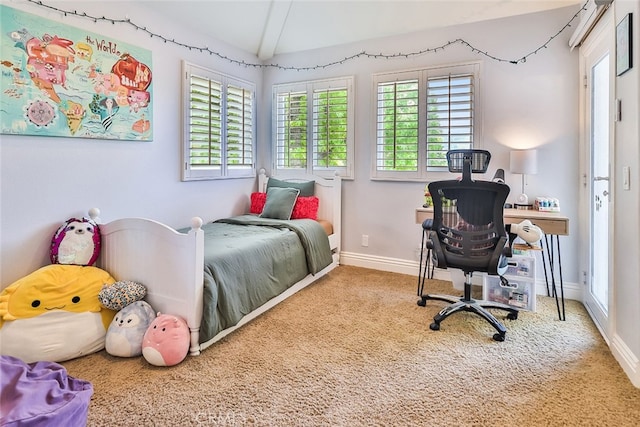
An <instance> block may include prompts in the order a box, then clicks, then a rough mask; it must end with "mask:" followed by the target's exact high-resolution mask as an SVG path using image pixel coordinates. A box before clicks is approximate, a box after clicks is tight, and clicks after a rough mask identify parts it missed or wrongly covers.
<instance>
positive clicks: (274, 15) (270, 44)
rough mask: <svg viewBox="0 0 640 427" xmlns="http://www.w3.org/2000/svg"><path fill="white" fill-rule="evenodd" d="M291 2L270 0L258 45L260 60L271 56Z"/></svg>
mask: <svg viewBox="0 0 640 427" xmlns="http://www.w3.org/2000/svg"><path fill="white" fill-rule="evenodd" d="M291 3H293V0H287V1H282V0H271V4H270V6H269V14H268V15H267V18H266V20H265V24H264V31H263V33H262V38H261V39H260V46H259V47H258V58H260V59H261V60H262V61H266V60H267V59H271V58H273V55H274V54H275V51H276V48H277V47H278V41H279V40H280V35H281V34H282V30H283V29H284V24H285V23H286V22H287V16H288V15H289V9H290V8H291Z"/></svg>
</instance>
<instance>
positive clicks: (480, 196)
mask: <svg viewBox="0 0 640 427" xmlns="http://www.w3.org/2000/svg"><path fill="white" fill-rule="evenodd" d="M429 192H430V193H431V197H432V198H433V226H432V230H433V232H434V233H436V235H437V238H436V239H434V242H433V243H434V246H435V247H434V250H435V255H434V256H435V257H436V258H437V264H439V265H438V267H440V268H446V267H451V268H459V269H460V270H462V271H464V272H476V271H477V272H487V273H490V274H497V266H498V262H499V259H500V255H501V254H502V249H503V248H504V246H505V245H506V244H507V241H508V235H507V232H506V231H505V227H504V220H503V218H502V212H503V206H504V203H505V201H506V200H507V196H508V195H509V187H508V186H506V185H504V184H499V183H495V182H486V181H476V182H474V181H467V180H464V179H463V180H461V181H458V180H450V181H438V182H432V183H431V184H429Z"/></svg>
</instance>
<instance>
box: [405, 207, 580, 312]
mask: <svg viewBox="0 0 640 427" xmlns="http://www.w3.org/2000/svg"><path fill="white" fill-rule="evenodd" d="M429 218H433V208H432V207H429V208H417V209H416V223H417V224H422V222H423V221H424V220H425V219H429ZM525 219H528V220H530V221H531V222H532V223H534V224H535V225H537V226H538V227H540V229H541V230H542V231H543V233H544V239H542V242H543V245H542V251H543V253H542V265H543V268H544V279H545V282H546V284H547V296H553V297H554V298H555V299H556V307H557V309H558V318H559V319H560V320H565V309H564V283H563V280H562V260H561V257H560V241H559V240H558V239H559V236H568V235H569V218H568V217H566V216H564V215H562V214H560V213H559V212H542V211H537V210H522V209H505V210H504V223H505V225H506V224H517V223H520V222H522V221H523V220H525ZM554 241H555V248H554ZM545 248H546V250H545ZM545 252H546V254H547V260H546V261H545ZM556 255H557V264H558V278H559V283H560V301H561V302H562V309H561V307H560V301H559V300H558V292H557V290H556V279H555V276H556V275H555V265H556ZM547 263H548V267H549V270H548V271H549V274H547ZM549 278H550V279H551V289H550V288H549Z"/></svg>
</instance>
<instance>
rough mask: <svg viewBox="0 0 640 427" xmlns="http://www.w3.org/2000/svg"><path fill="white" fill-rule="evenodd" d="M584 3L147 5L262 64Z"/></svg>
mask: <svg viewBox="0 0 640 427" xmlns="http://www.w3.org/2000/svg"><path fill="white" fill-rule="evenodd" d="M583 2H584V0H342V1H340V0H181V1H176V0H161V1H153V2H152V1H148V2H145V5H146V6H148V7H151V8H153V9H154V12H155V13H160V14H163V15H166V16H168V17H170V19H171V20H172V21H175V22H177V23H179V24H181V25H186V26H188V27H189V28H191V29H193V30H195V31H197V32H199V33H202V34H205V35H207V36H210V37H212V38H215V39H217V40H221V41H223V42H226V43H228V44H230V45H232V46H234V47H237V48H239V49H241V50H243V51H246V52H250V53H253V54H255V55H257V56H258V57H259V58H260V59H262V60H267V59H270V58H272V57H273V56H274V55H278V54H283V53H291V52H299V51H305V50H310V49H316V48H322V47H328V46H335V45H340V44H345V43H351V42H358V41H362V40H369V39H374V38H378V37H387V36H392V35H398V34H407V33H412V32H416V31H421V30H427V29H433V28H439V27H444V26H449V25H456V24H465V23H471V22H478V21H483V20H489V19H496V18H502V17H508V16H513V15H520V14H526V13H533V12H540V11H544V10H550V9H555V8H560V7H565V6H571V5H579V4H581V3H583Z"/></svg>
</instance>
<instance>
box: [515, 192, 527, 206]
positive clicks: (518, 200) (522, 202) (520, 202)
mask: <svg viewBox="0 0 640 427" xmlns="http://www.w3.org/2000/svg"><path fill="white" fill-rule="evenodd" d="M516 204H518V205H528V204H529V196H527V195H526V194H524V193H522V194H520V195H518V197H516Z"/></svg>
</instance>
